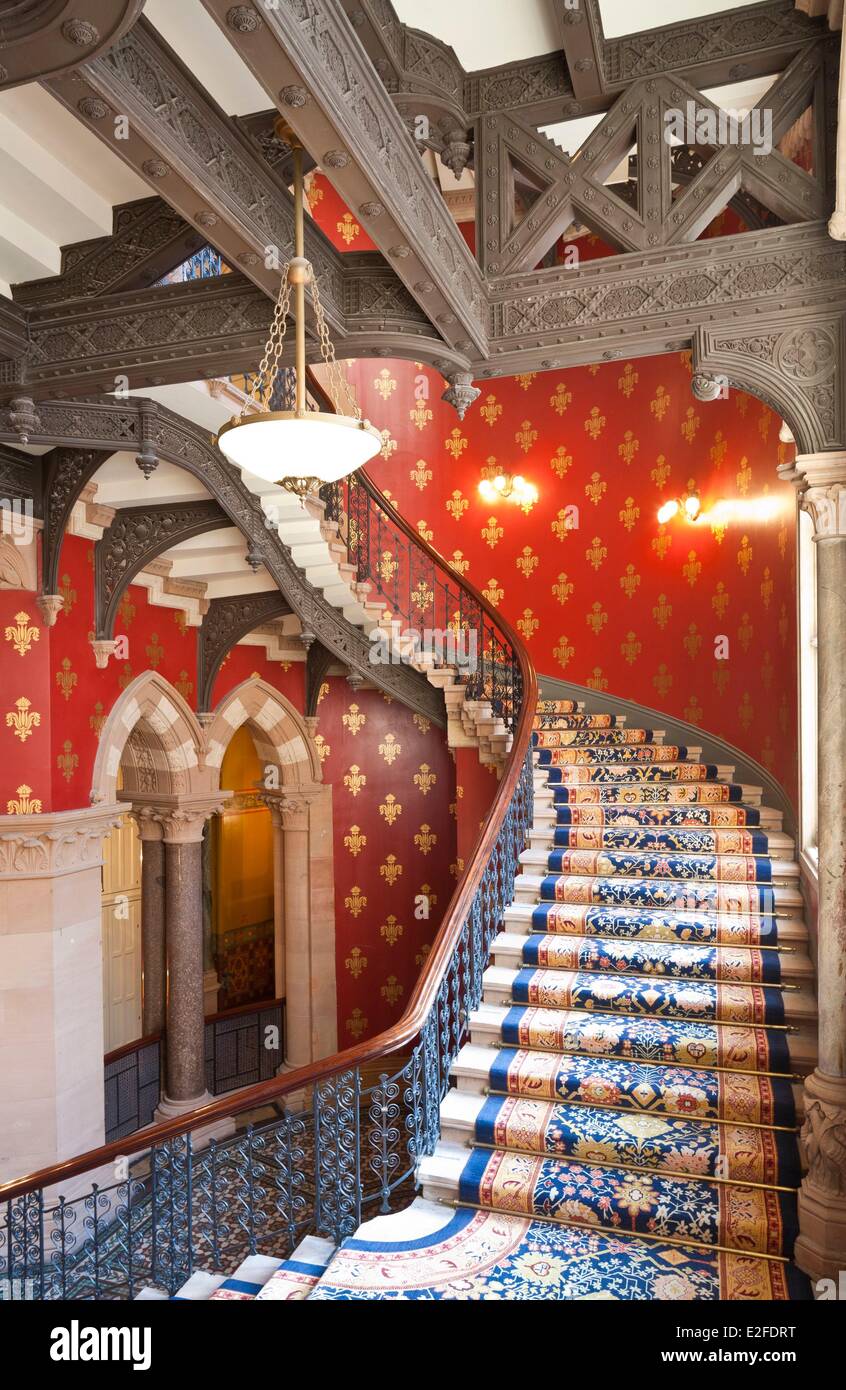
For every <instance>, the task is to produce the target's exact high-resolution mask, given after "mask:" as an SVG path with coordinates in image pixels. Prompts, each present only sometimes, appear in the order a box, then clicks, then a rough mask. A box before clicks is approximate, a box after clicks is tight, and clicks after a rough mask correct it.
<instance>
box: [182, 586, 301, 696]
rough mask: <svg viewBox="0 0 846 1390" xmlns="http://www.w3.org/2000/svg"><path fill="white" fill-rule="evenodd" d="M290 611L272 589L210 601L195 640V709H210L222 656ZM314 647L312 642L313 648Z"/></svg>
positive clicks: (278, 594) (279, 595)
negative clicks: (256, 630) (262, 624)
mask: <svg viewBox="0 0 846 1390" xmlns="http://www.w3.org/2000/svg"><path fill="white" fill-rule="evenodd" d="M290 611H291V609H290V606H289V605H288V603H286V601H285V599H284V598H283V596H282V595H281V594H280V593H277V591H276V590H270V591H269V592H265V593H261V594H235V595H233V596H231V597H229V598H213V599H212V600H211V601H210V603H209V606H208V608H207V610H206V612H205V614H204V616H203V621H202V623H201V624H200V631H199V634H198V641H197V710H198V712H199V713H201V714H203V713H205V712H206V711H207V710H210V709H211V708H212V691H213V689H214V683H215V680H216V678H217V673H218V671H219V670H220V668H221V666H222V664H223V660H224V657H225V656H226V655H227V653H228V652H230V651H231V650H232V648H233V647H234V646H235V644H236V642H240V640H241V638H242V637H246V635H247V633H248V632H252V631H253V629H254V628H256V627H259V626H260V624H261V623H268V622H270V621H271V620H272V619H273V618H284V617H285V616H286V615H287V614H288V613H290ZM317 645H318V644H317V643H315V644H314V646H317Z"/></svg>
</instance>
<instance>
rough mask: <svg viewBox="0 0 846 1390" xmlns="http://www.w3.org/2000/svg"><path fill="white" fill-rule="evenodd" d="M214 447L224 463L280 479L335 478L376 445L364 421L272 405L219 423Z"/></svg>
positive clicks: (375, 435) (352, 469)
mask: <svg viewBox="0 0 846 1390" xmlns="http://www.w3.org/2000/svg"><path fill="white" fill-rule="evenodd" d="M217 442H218V447H219V448H220V450H221V452H222V453H223V454H225V455H226V457H227V458H228V459H229V461H230V463H234V464H235V466H236V468H241V469H243V470H244V472H245V473H253V474H255V476H256V477H257V478H264V479H266V480H267V481H268V482H270V483H278V482H280V481H281V480H282V479H283V478H317V480H318V481H319V482H321V483H335V482H337V481H338V479H339V478H345V477H346V476H347V475H348V474H349V473H354V472H355V470H356V469H357V468H361V467H362V466H363V465H364V464H365V463H367V461H368V459H372V458H373V457H374V455H376V454H377V453H378V452H379V450H380V448H381V447H382V436H381V435H380V434H379V431H378V430H377V429H374V427H373V425H371V424H370V422H369V421H368V420H355V419H353V418H352V416H349V415H329V414H324V413H323V412H322V411H319V410H309V411H307V412H306V413H304V414H301V413H297V412H296V411H294V410H274V411H267V412H262V413H261V414H258V415H248V416H247V417H246V418H245V419H243V420H233V421H230V423H229V424H226V425H222V426H221V429H220V431H219V433H218V437H217Z"/></svg>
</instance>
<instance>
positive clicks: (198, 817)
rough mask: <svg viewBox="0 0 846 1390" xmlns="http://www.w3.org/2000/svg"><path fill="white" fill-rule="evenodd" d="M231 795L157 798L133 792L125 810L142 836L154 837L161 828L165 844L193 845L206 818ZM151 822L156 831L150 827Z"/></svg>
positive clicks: (221, 793)
mask: <svg viewBox="0 0 846 1390" xmlns="http://www.w3.org/2000/svg"><path fill="white" fill-rule="evenodd" d="M230 796H231V792H226V791H221V792H211V793H209V795H207V796H171V797H160V798H158V799H155V798H150V799H148V798H147V797H143V796H139V795H133V797H132V801H131V804H130V805H128V806H127V807H126V809H127V810H129V812H130V814H131V815H132V818H133V820H135V821H136V823H137V824H138V826H139V833H140V834H141V838H142V839H145V838H155V837H156V831H158V836H159V837H160V838H161V839H162V840H164V842H165V844H166V845H192V844H198V843H199V842H200V841H201V840H202V838H203V831H204V829H205V825H206V821H207V820H209V818H210V817H211V816H213V815H216V814H217V813H218V812H220V811H222V810H223V808H224V807H225V805H226V803H227V801H228V800H229V798H230ZM151 823H152V825H153V826H155V827H156V829H155V830H153V829H152V828H148V827H151ZM142 826H143V827H144V829H141V827H142Z"/></svg>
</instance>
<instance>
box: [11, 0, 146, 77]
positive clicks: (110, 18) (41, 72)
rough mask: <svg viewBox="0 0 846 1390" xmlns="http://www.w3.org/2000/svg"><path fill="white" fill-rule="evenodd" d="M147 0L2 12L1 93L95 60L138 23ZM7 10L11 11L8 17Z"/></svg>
mask: <svg viewBox="0 0 846 1390" xmlns="http://www.w3.org/2000/svg"><path fill="white" fill-rule="evenodd" d="M143 7H144V0H85V18H84V19H80V18H79V14H78V11H79V5H78V3H77V0H58V3H53V4H49V5H45V4H44V3H43V0H18V3H17V4H14V5H11V6H10V5H5V6H4V7H3V8H4V13H3V14H0V91H4V90H5V89H6V88H7V87H17V86H18V85H19V84H20V83H22V82H36V81H38V80H40V79H41V78H44V77H51V76H55V75H56V74H57V73H60V72H65V71H67V70H68V69H70V68H75V67H78V66H79V64H80V63H81V62H83V61H85V60H86V59H89V58H94V57H96V56H97V54H98V53H101V52H103V50H104V49H106V48H108V47H109V45H110V44H113V43H114V42H115V41H116V40H117V39H119V38H120V36H121V34H122V33H124V32H125V31H126V30H127V29H129V28H131V26H132V25H133V24H134V23H135V21H136V19H137V18H138V16H139V15H140V13H141V10H142V9H143ZM6 11H8V12H9V13H6Z"/></svg>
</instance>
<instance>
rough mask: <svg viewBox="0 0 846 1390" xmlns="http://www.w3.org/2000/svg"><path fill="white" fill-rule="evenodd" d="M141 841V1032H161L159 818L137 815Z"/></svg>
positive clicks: (162, 929)
mask: <svg viewBox="0 0 846 1390" xmlns="http://www.w3.org/2000/svg"><path fill="white" fill-rule="evenodd" d="M135 823H136V825H137V827H138V835H139V838H140V840H141V968H142V972H143V1015H142V1021H141V1032H142V1033H143V1035H144V1037H147V1036H148V1035H149V1034H150V1033H162V1032H164V1026H165V992H166V980H167V974H166V970H165V892H164V885H165V878H164V862H165V861H164V841H163V839H162V827H161V824H160V822H159V821H158V820H156V819H154V818H153V817H152V816H150V815H147V814H144V813H142V814H136V815H135Z"/></svg>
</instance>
